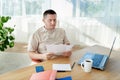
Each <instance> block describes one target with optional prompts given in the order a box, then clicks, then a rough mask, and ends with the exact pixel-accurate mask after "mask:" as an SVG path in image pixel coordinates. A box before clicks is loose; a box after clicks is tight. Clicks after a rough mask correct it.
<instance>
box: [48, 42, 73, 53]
mask: <svg viewBox="0 0 120 80" xmlns="http://www.w3.org/2000/svg"><path fill="white" fill-rule="evenodd" d="M72 47H73V45H64V44H59V45H54V44H52V45H46V48H47V52H53V53H55V54H56V55H61V54H62V53H63V52H65V51H71V50H72Z"/></svg>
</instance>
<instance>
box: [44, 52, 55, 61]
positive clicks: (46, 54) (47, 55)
mask: <svg viewBox="0 0 120 80" xmlns="http://www.w3.org/2000/svg"><path fill="white" fill-rule="evenodd" d="M42 57H43V60H50V59H53V58H55V55H54V53H44V54H42Z"/></svg>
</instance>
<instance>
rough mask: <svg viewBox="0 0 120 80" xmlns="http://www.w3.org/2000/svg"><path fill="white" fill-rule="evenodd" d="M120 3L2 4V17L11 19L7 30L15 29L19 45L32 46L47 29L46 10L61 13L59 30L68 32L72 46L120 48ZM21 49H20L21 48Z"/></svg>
mask: <svg viewBox="0 0 120 80" xmlns="http://www.w3.org/2000/svg"><path fill="white" fill-rule="evenodd" d="M119 4H120V0H0V16H11V17H12V18H11V20H10V21H9V22H8V23H7V24H6V26H11V27H14V25H16V26H15V31H14V35H15V42H16V43H25V44H27V43H28V40H29V38H30V36H31V35H32V33H33V32H34V31H35V30H36V29H38V28H40V27H41V26H43V22H42V13H43V12H44V11H45V10H46V9H54V10H55V11H56V12H57V20H58V21H57V26H56V27H61V28H64V29H65V30H66V34H67V36H68V39H69V40H70V42H71V44H81V43H84V44H85V45H88V46H92V45H95V44H99V45H102V46H105V47H111V45H112V42H113V39H114V37H115V36H117V40H116V43H115V46H114V49H119V48H120V10H119V9H120V5H119ZM19 49H20V48H19Z"/></svg>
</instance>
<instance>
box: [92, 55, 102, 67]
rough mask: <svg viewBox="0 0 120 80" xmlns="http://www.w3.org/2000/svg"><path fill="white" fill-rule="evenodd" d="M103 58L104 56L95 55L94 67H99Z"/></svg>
mask: <svg viewBox="0 0 120 80" xmlns="http://www.w3.org/2000/svg"><path fill="white" fill-rule="evenodd" d="M102 58H103V55H99V54H95V55H94V59H93V65H94V66H99V64H100V63H101V61H102Z"/></svg>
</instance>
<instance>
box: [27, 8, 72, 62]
mask: <svg viewBox="0 0 120 80" xmlns="http://www.w3.org/2000/svg"><path fill="white" fill-rule="evenodd" d="M56 18H57V14H56V12H55V11H54V10H51V9H49V10H46V11H45V12H44V13H43V22H44V24H45V25H44V26H43V27H41V28H39V29H38V30H37V31H36V32H34V33H33V35H32V37H31V39H30V41H29V44H28V53H29V55H30V58H31V59H32V60H41V61H43V60H49V59H53V58H54V57H55V56H56V55H55V54H54V53H50V52H47V51H46V45H49V44H67V45H69V44H70V43H69V41H68V39H67V37H66V33H65V31H64V30H63V29H61V28H55V26H56V22H57V20H56ZM62 56H64V57H69V56H71V51H67V52H63V53H62Z"/></svg>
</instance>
